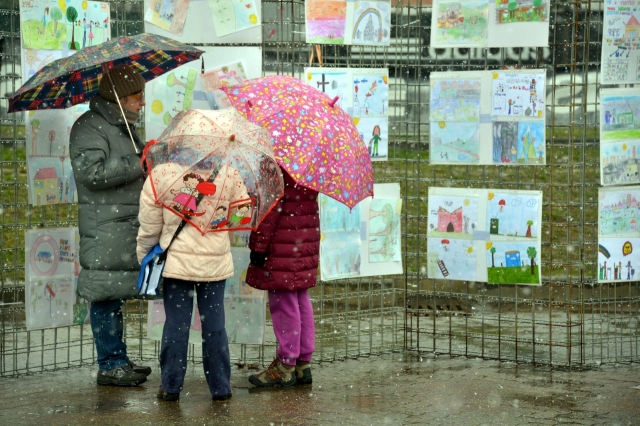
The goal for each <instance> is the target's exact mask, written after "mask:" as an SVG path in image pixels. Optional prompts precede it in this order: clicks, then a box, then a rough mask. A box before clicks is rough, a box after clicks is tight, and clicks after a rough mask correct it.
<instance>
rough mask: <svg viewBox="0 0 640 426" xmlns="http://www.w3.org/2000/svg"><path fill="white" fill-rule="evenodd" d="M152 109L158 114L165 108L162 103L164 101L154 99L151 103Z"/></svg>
mask: <svg viewBox="0 0 640 426" xmlns="http://www.w3.org/2000/svg"><path fill="white" fill-rule="evenodd" d="M151 110H152V111H153V112H154V113H156V114H160V113H161V112H162V110H164V107H163V105H162V101H160V100H158V99H156V100H155V101H153V102H152V103H151Z"/></svg>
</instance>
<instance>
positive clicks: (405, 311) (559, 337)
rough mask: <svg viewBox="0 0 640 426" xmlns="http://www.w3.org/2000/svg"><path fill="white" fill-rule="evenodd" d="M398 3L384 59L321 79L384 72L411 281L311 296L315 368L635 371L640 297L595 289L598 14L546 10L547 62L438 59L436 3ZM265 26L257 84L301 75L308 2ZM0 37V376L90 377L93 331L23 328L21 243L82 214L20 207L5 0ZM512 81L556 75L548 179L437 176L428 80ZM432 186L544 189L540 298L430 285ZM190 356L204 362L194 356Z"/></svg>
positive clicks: (134, 326) (524, 172) (133, 26)
mask: <svg viewBox="0 0 640 426" xmlns="http://www.w3.org/2000/svg"><path fill="white" fill-rule="evenodd" d="M110 3H111V11H112V19H111V20H112V23H113V24H112V28H113V34H114V36H115V35H122V34H136V33H139V32H142V31H143V30H144V25H143V22H142V16H143V3H142V2H141V1H131V2H121V1H114V2H110ZM392 5H393V6H394V7H393V15H392V29H391V37H392V41H391V46H389V47H385V48H381V47H368V46H323V47H322V53H323V66H325V67H353V68H357V67H387V68H388V69H389V77H390V78H389V85H390V90H389V96H390V102H389V112H390V118H389V133H390V135H389V141H390V142H389V160H388V161H386V162H380V163H374V170H375V180H376V183H386V182H400V185H401V194H402V197H403V210H404V212H403V218H402V248H403V264H404V268H405V273H404V274H403V275H401V276H391V277H378V278H376V279H368V278H367V279H351V280H341V281H337V282H328V283H321V284H319V285H318V286H317V287H316V288H314V289H312V291H311V296H312V301H313V305H314V311H315V316H316V328H317V336H316V349H317V352H316V360H318V361H329V360H335V359H343V358H347V357H359V356H366V355H370V354H375V353H380V352H388V351H394V350H407V351H412V352H418V353H420V352H430V353H438V354H449V355H461V356H468V357H481V358H488V359H499V360H505V361H516V362H528V363H535V364H540V365H550V366H560V367H588V366H594V365H599V364H601V363H614V362H633V361H638V359H639V355H638V349H639V347H638V346H639V342H638V337H637V334H638V333H637V331H638V313H639V309H640V294H639V290H638V283H637V282H626V283H622V284H605V285H602V284H598V283H597V282H596V267H597V244H598V242H597V200H598V197H597V192H598V183H599V162H598V161H599V160H598V155H599V154H598V149H599V140H598V135H599V132H598V104H597V102H598V96H597V94H598V91H599V89H600V84H599V75H600V74H599V73H600V62H599V61H600V59H599V58H600V47H601V39H602V8H603V2H601V1H590V2H589V1H560V0H552V1H551V11H550V15H551V17H550V24H551V26H550V28H551V31H550V36H549V47H548V48H500V49H498V48H491V49H481V48H476V49H462V48H456V49H454V48H451V49H435V48H432V47H431V46H430V43H429V41H430V26H431V13H432V9H431V7H430V5H427V4H426V1H424V4H423V0H404V1H402V0H392ZM262 20H263V42H262V43H261V44H258V46H261V47H262V50H263V73H265V74H267V73H280V74H289V75H295V76H297V77H301V76H302V74H303V70H304V67H305V66H308V65H309V56H310V52H311V49H310V46H309V45H307V44H306V43H305V35H304V34H305V25H304V2H303V1H301V0H281V1H274V0H263V1H262ZM0 37H2V38H1V39H0V52H1V53H0V60H1V63H0V88H1V90H2V91H1V93H0V126H1V131H2V133H1V138H0V142H1V145H0V150H1V151H0V153H1V158H0V185H1V188H2V193H1V196H0V197H1V203H2V204H1V207H0V217H1V221H0V230H1V231H2V246H1V248H0V253H1V254H0V273H1V276H2V283H1V285H0V295H1V299H0V303H1V304H0V320H1V321H2V327H1V329H0V375H1V376H14V375H20V374H26V373H34V372H42V371H48V370H54V369H60V368H69V367H74V366H78V365H82V364H90V363H93V362H94V360H95V353H94V348H93V341H92V336H91V330H90V329H89V326H73V327H62V328H57V329H48V330H41V331H31V332H27V331H26V328H25V318H24V309H25V306H24V250H25V249H24V232H25V230H26V229H32V228H40V227H44V228H48V227H60V226H73V225H75V224H76V223H77V209H76V206H75V205H64V204H62V205H54V206H46V207H33V206H30V205H29V204H28V202H27V178H26V160H25V139H24V120H23V117H22V116H20V115H13V114H9V115H7V114H6V110H7V109H6V108H7V98H8V96H10V95H11V94H12V93H13V92H14V91H15V90H16V89H17V88H18V87H19V86H20V85H21V78H20V74H21V72H20V48H19V3H18V0H0ZM252 46H255V45H252ZM247 65H249V64H247ZM316 65H317V64H316ZM504 67H519V68H526V67H530V68H543V69H546V70H547V77H548V79H547V102H546V104H547V105H546V108H547V111H546V114H547V117H548V118H547V159H546V160H547V162H546V164H547V165H546V166H535V167H531V166H529V167H527V166H444V165H431V164H429V161H428V148H429V143H428V141H429V108H428V104H429V75H430V73H431V72H432V71H446V70H451V71H460V70H494V69H503V68H504ZM430 186H439V187H459V188H500V189H522V190H534V189H535V190H542V191H543V202H544V205H543V224H542V225H543V226H542V238H543V240H542V259H541V260H542V261H541V271H542V272H541V275H542V277H543V285H542V286H540V287H530V286H523V285H514V286H498V285H488V284H484V283H478V282H460V281H449V280H433V279H428V278H426V265H427V256H426V254H427V253H426V228H427V224H426V215H427V211H428V201H429V200H428V199H427V190H428V188H429V187H430ZM125 311H126V312H125V318H126V337H127V345H128V347H129V351H130V353H131V355H132V356H133V357H138V358H142V359H153V358H155V357H157V353H158V346H157V343H156V342H154V341H150V340H148V339H147V338H146V330H145V326H146V303H143V302H138V301H131V302H128V303H127V304H126V306H125ZM266 337H267V339H268V342H267V343H266V344H265V345H262V346H255V345H254V346H251V345H232V348H231V349H232V356H233V357H234V359H237V360H243V361H251V360H255V361H259V362H264V361H265V359H268V358H270V357H271V356H272V353H273V347H274V345H275V342H274V338H273V335H272V333H271V332H270V330H269V326H268V327H267V333H266ZM190 354H191V357H192V359H193V360H194V361H199V357H200V355H199V351H198V350H196V348H194V347H192V348H191V351H190Z"/></svg>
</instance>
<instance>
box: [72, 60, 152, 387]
mask: <svg viewBox="0 0 640 426" xmlns="http://www.w3.org/2000/svg"><path fill="white" fill-rule="evenodd" d="M144 86H145V80H144V78H142V76H141V75H140V74H139V73H138V72H137V71H135V70H134V69H133V68H132V67H129V66H126V65H120V66H117V67H114V68H112V69H111V70H109V71H108V72H107V73H106V74H104V75H103V77H102V79H101V81H100V87H99V94H97V95H95V96H94V97H93V98H92V99H91V102H90V104H89V108H90V110H89V111H87V112H86V113H84V114H83V115H82V116H81V117H80V118H78V119H77V120H76V122H75V123H74V125H73V127H72V129H71V136H70V142H69V146H70V155H71V164H72V167H73V176H74V178H75V182H76V184H77V191H78V212H79V216H78V222H79V231H80V256H79V257H80V265H81V266H82V270H81V271H80V275H79V277H78V294H79V295H80V296H81V297H83V298H85V299H87V300H88V301H89V302H91V329H92V331H93V337H94V341H95V345H96V352H97V354H98V359H97V362H98V367H99V371H98V379H97V382H98V384H99V385H118V386H136V385H138V384H140V383H143V382H144V381H146V379H147V376H148V375H149V374H151V368H149V367H144V366H138V365H135V364H134V363H133V362H131V361H130V360H129V358H128V357H127V346H126V345H125V343H124V342H123V341H122V334H123V319H122V303H123V299H127V298H131V297H133V296H135V295H136V294H137V291H136V283H137V277H138V271H139V268H140V266H139V264H138V259H137V256H136V237H137V235H138V226H139V223H138V208H139V199H140V193H141V191H142V186H143V184H144V177H143V173H142V170H141V168H140V155H141V152H142V150H143V148H144V142H143V141H142V139H141V138H140V136H139V135H138V133H137V132H136V130H135V123H136V122H137V121H138V118H139V116H140V109H141V108H142V107H143V106H144V105H145V102H144Z"/></svg>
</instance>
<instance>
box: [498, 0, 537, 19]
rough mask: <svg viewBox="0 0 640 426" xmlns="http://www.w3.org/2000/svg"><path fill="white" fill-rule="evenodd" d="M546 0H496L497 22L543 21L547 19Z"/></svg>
mask: <svg viewBox="0 0 640 426" xmlns="http://www.w3.org/2000/svg"><path fill="white" fill-rule="evenodd" d="M547 15H548V11H547V2H546V0H496V22H497V23H499V24H504V23H512V22H543V21H546V20H547Z"/></svg>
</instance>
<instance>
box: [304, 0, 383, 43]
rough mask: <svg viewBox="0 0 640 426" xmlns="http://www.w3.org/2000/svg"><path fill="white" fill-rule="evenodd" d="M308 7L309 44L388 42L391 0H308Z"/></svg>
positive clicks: (306, 9) (306, 14) (306, 20)
mask: <svg viewBox="0 0 640 426" xmlns="http://www.w3.org/2000/svg"><path fill="white" fill-rule="evenodd" d="M305 6H306V7H305V11H306V13H305V23H306V29H307V40H306V41H307V43H311V44H359V45H375V46H387V45H389V42H390V30H391V2H390V1H389V0H384V1H352V0H349V1H346V0H335V1H334V0H309V1H307V2H305Z"/></svg>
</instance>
